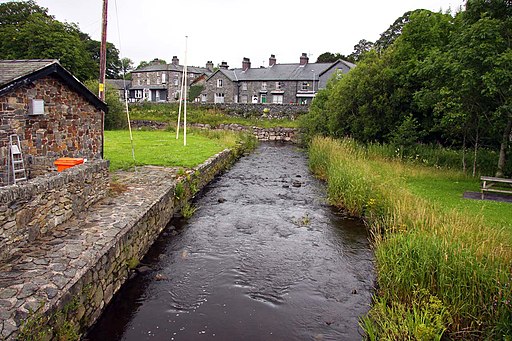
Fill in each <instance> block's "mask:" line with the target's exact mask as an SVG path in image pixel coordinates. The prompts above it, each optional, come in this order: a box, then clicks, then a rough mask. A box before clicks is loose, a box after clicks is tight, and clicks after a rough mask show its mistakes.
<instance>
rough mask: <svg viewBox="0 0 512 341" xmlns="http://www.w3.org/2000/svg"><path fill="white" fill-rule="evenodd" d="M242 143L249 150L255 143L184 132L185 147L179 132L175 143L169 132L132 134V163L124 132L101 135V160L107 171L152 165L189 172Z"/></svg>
mask: <svg viewBox="0 0 512 341" xmlns="http://www.w3.org/2000/svg"><path fill="white" fill-rule="evenodd" d="M239 143H243V144H244V146H245V148H253V147H254V146H255V144H256V143H257V142H256V140H255V138H254V137H253V136H250V135H248V134H237V133H233V132H229V131H203V130H196V129H188V130H187V145H186V146H184V145H183V132H182V131H181V132H180V138H179V139H176V133H175V132H174V131H173V130H172V129H170V130H166V131H164V130H154V131H138V130H137V131H134V132H133V145H134V150H135V160H136V162H135V163H134V161H133V157H132V148H131V142H130V134H129V132H128V131H126V130H113V131H105V158H106V159H108V160H110V170H111V171H115V170H117V169H128V168H131V167H133V166H134V165H137V166H143V165H155V166H166V167H186V168H192V167H195V166H197V165H199V164H201V163H202V162H204V161H206V160H207V159H208V158H210V157H212V156H213V155H215V154H217V153H219V152H221V151H222V150H224V149H225V148H234V147H236V146H237V145H238V144H239Z"/></svg>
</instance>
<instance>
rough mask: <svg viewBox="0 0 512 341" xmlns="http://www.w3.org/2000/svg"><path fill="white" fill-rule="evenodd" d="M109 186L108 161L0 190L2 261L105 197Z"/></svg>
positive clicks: (86, 164) (93, 162) (76, 167)
mask: <svg viewBox="0 0 512 341" xmlns="http://www.w3.org/2000/svg"><path fill="white" fill-rule="evenodd" d="M108 183H109V173H108V161H106V160H96V161H92V162H87V163H85V164H83V165H78V166H75V167H72V168H70V169H67V170H64V171H63V172H60V173H57V172H55V173H52V174H47V175H45V176H40V177H37V178H35V179H32V180H30V181H27V182H22V183H20V184H17V185H13V186H5V187H2V188H0V245H2V248H1V249H0V260H2V259H6V258H9V256H10V255H11V254H12V253H13V252H14V251H15V250H16V248H18V247H20V246H23V245H25V244H27V243H30V242H31V241H33V240H34V239H35V238H36V237H37V236H39V235H41V234H43V233H47V232H48V231H51V230H52V229H53V228H54V227H55V226H57V225H58V224H61V223H63V222H65V221H66V220H68V219H69V218H70V217H71V216H72V215H73V214H75V215H76V214H78V213H79V212H81V211H83V210H85V209H87V208H88V207H89V206H90V205H92V204H93V203H95V202H96V201H98V200H99V199H101V198H103V197H104V196H105V195H106V193H107V189H108Z"/></svg>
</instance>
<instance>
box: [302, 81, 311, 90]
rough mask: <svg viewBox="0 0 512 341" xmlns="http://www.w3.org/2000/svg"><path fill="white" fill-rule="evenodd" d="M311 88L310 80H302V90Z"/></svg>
mask: <svg viewBox="0 0 512 341" xmlns="http://www.w3.org/2000/svg"><path fill="white" fill-rule="evenodd" d="M308 88H309V83H308V82H302V86H301V87H300V89H301V90H307V89H308Z"/></svg>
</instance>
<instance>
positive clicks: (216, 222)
mask: <svg viewBox="0 0 512 341" xmlns="http://www.w3.org/2000/svg"><path fill="white" fill-rule="evenodd" d="M325 198H326V193H325V186H324V184H322V183H321V182H320V181H318V180H317V179H315V178H313V177H312V176H311V175H310V174H309V171H308V167H307V159H306V155H305V154H304V153H303V152H302V151H300V150H299V149H297V148H296V147H294V146H290V145H280V144H262V145H261V146H260V147H259V148H258V149H257V150H256V151H255V152H253V153H252V154H251V155H249V156H247V157H244V158H242V159H241V160H240V161H239V162H238V163H236V164H235V165H234V166H233V168H231V169H230V170H229V171H227V172H226V173H225V174H224V175H222V176H221V177H219V178H218V179H217V180H215V181H214V182H213V183H211V184H210V185H209V186H208V187H207V188H206V189H205V191H204V193H203V194H202V195H201V197H200V198H198V199H197V200H196V201H195V203H194V205H195V206H196V207H197V211H196V212H195V214H194V216H193V217H192V218H190V219H188V220H187V221H184V220H182V221H174V220H173V221H171V223H170V225H171V224H172V225H173V226H168V228H167V229H166V230H165V232H164V233H163V234H162V236H161V237H160V238H159V239H158V241H157V242H156V243H155V245H154V246H153V247H152V248H151V250H150V252H149V253H148V255H147V256H146V257H145V258H144V260H143V261H142V262H143V263H144V264H145V266H144V267H142V269H141V273H140V274H139V275H138V276H136V277H135V278H133V279H131V280H130V281H129V282H128V283H127V284H126V285H125V286H124V287H123V289H121V291H120V292H119V293H118V294H117V295H116V297H115V298H114V300H113V301H112V303H111V304H110V305H109V307H108V308H107V310H106V312H105V313H104V315H103V316H102V317H101V318H100V320H99V321H98V322H97V323H96V325H95V326H94V327H93V328H92V329H91V331H90V332H89V334H88V335H87V339H88V340H166V341H170V340H360V339H361V338H362V331H361V329H360V328H359V327H358V319H359V317H360V316H362V315H364V314H365V313H366V312H367V311H368V309H369V305H370V303H371V289H372V287H373V283H374V270H373V255H372V252H371V250H370V247H369V243H368V234H367V230H366V228H365V227H364V225H363V224H362V223H361V222H360V221H359V220H354V219H349V218H347V217H344V216H343V215H342V214H341V213H339V212H338V211H336V210H335V209H333V208H332V207H330V206H329V205H328V204H327V203H326V201H325Z"/></svg>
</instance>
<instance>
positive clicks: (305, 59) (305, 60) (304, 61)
mask: <svg viewBox="0 0 512 341" xmlns="http://www.w3.org/2000/svg"><path fill="white" fill-rule="evenodd" d="M308 62H309V57H308V55H307V53H303V54H302V56H300V65H306V64H307V63H308Z"/></svg>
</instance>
